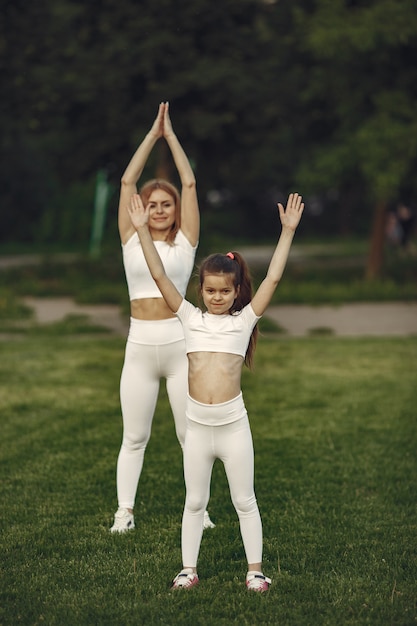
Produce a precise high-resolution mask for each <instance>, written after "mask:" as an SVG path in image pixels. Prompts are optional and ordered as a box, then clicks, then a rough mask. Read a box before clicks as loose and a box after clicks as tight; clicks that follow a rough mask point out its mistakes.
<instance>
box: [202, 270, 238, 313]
mask: <svg viewBox="0 0 417 626" xmlns="http://www.w3.org/2000/svg"><path fill="white" fill-rule="evenodd" d="M238 293H239V287H238V288H237V289H236V287H235V286H234V284H233V274H204V281H203V285H202V287H201V295H202V297H203V302H204V304H205V306H206V308H207V311H208V312H209V313H211V314H212V315H223V314H224V313H228V312H229V310H230V309H231V307H232V305H233V303H234V301H235V300H236V298H237V296H238Z"/></svg>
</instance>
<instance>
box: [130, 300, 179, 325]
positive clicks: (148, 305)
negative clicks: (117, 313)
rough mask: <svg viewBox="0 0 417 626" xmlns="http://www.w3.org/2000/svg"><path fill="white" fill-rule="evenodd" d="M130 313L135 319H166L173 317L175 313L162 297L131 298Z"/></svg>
mask: <svg viewBox="0 0 417 626" xmlns="http://www.w3.org/2000/svg"><path fill="white" fill-rule="evenodd" d="M130 314H131V316H132V317H134V318H135V319H137V320H148V321H149V320H150V321H152V320H166V319H170V318H171V317H175V314H174V313H173V312H172V311H171V309H170V308H169V307H168V305H167V304H166V302H165V300H164V299H163V298H141V299H140V300H131V302H130Z"/></svg>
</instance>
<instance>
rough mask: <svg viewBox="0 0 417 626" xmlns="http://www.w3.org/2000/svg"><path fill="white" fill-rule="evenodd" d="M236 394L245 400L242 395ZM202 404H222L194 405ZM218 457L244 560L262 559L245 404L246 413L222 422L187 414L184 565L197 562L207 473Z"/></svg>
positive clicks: (217, 407)
mask: <svg viewBox="0 0 417 626" xmlns="http://www.w3.org/2000/svg"><path fill="white" fill-rule="evenodd" d="M238 399H240V402H241V403H242V405H243V400H241V396H239V398H237V399H236V400H238ZM192 402H193V401H192V400H191V403H192ZM202 407H207V412H208V413H209V414H211V416H212V415H213V412H214V411H216V410H217V411H219V410H221V407H222V405H201V404H200V405H199V409H198V410H199V411H201V408H202ZM243 407H244V405H243ZM189 410H190V404H188V405H187V415H189ZM209 419H210V420H211V417H210V418H209ZM216 459H220V460H221V461H222V462H223V464H224V468H225V471H226V476H227V480H228V483H229V488H230V495H231V498H232V502H233V505H234V507H235V509H236V512H237V514H238V517H239V522H240V532H241V535H242V540H243V545H244V548H245V553H246V558H247V561H248V563H260V562H261V561H262V522H261V517H260V514H259V509H258V505H257V502H256V496H255V492H254V452H253V442H252V435H251V431H250V426H249V420H248V416H247V413H246V409H244V415H243V416H242V417H240V418H239V419H238V420H236V421H233V422H232V423H228V424H224V425H221V426H209V425H207V424H201V423H198V422H195V421H193V420H191V419H187V432H186V437H185V446H184V475H185V484H186V490H187V491H186V499H185V507H184V513H183V519H182V537H181V545H182V561H183V567H196V566H197V559H198V553H199V550H200V543H201V538H202V534H203V517H204V511H205V509H206V507H207V503H208V501H209V497H210V481H211V473H212V469H213V464H214V461H215V460H216Z"/></svg>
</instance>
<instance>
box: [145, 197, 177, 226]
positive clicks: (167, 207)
mask: <svg viewBox="0 0 417 626" xmlns="http://www.w3.org/2000/svg"><path fill="white" fill-rule="evenodd" d="M147 207H148V208H149V229H150V231H151V232H152V234H153V236H154V237H156V238H163V237H164V236H166V234H167V233H169V232H170V230H171V228H172V226H173V224H174V222H175V201H174V198H173V197H172V196H171V195H170V194H169V193H168V192H167V191H164V190H163V189H154V191H152V193H151V195H150V196H149V200H148V203H147Z"/></svg>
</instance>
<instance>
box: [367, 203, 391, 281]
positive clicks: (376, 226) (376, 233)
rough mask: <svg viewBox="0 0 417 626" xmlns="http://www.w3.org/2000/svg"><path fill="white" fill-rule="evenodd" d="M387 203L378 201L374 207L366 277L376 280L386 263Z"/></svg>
mask: <svg viewBox="0 0 417 626" xmlns="http://www.w3.org/2000/svg"><path fill="white" fill-rule="evenodd" d="M386 214H387V203H386V202H385V201H384V202H382V201H381V202H378V204H377V205H376V206H375V209H374V216H373V223H372V231H371V240H370V245H369V255H368V262H367V265H366V273H365V278H366V279H367V280H374V279H376V278H380V276H381V272H382V266H383V263H384V244H385V225H386Z"/></svg>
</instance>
